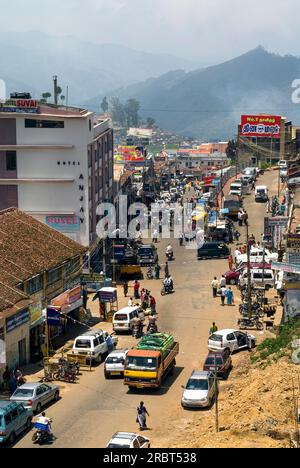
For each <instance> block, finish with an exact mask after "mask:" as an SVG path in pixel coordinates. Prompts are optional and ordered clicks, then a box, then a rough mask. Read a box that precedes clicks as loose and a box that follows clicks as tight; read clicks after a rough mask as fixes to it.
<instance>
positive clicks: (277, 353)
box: [251, 318, 300, 363]
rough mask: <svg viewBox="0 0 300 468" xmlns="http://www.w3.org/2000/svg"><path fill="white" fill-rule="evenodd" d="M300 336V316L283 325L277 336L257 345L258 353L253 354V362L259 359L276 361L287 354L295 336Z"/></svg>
mask: <svg viewBox="0 0 300 468" xmlns="http://www.w3.org/2000/svg"><path fill="white" fill-rule="evenodd" d="M295 337H297V338H299V337H300V318H296V319H293V320H290V321H289V322H287V323H285V324H284V325H282V326H281V327H280V328H279V330H278V334H277V336H276V337H275V338H267V339H266V340H264V341H263V342H262V343H261V344H260V345H258V347H257V353H256V354H255V355H254V356H252V358H251V361H252V362H253V363H255V362H259V361H265V360H267V362H268V363H269V362H274V361H275V362H276V361H278V359H280V358H281V357H283V356H285V355H286V354H287V349H289V348H290V345H291V343H292V341H293V340H294V338H295Z"/></svg>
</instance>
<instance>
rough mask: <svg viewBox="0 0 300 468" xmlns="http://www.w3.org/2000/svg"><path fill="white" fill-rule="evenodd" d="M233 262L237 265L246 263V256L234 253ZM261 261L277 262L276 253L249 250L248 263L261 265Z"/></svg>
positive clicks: (255, 249)
mask: <svg viewBox="0 0 300 468" xmlns="http://www.w3.org/2000/svg"><path fill="white" fill-rule="evenodd" d="M235 261H236V264H237V265H239V264H240V263H242V262H243V263H245V262H247V261H248V258H247V254H241V253H238V252H236V254H235ZM263 261H265V262H267V263H270V262H272V261H273V262H277V261H278V253H275V252H274V253H273V252H270V250H268V249H265V252H264V250H263V249H258V248H256V247H254V248H252V249H251V252H250V262H251V263H263Z"/></svg>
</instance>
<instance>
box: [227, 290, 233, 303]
mask: <svg viewBox="0 0 300 468" xmlns="http://www.w3.org/2000/svg"><path fill="white" fill-rule="evenodd" d="M226 298H227V305H228V306H232V305H233V292H232V290H231V288H229V289H227V291H226Z"/></svg>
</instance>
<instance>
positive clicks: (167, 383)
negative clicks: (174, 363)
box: [127, 367, 184, 396]
mask: <svg viewBox="0 0 300 468" xmlns="http://www.w3.org/2000/svg"><path fill="white" fill-rule="evenodd" d="M183 370H184V367H176V368H175V369H174V372H173V374H172V375H171V374H169V375H168V376H167V377H166V378H165V380H164V381H163V384H162V387H161V388H159V389H153V388H152V389H151V388H149V389H148V388H143V389H138V388H134V389H129V390H128V392H127V393H128V394H130V393H135V394H136V395H153V396H161V395H165V394H166V393H168V391H169V390H170V388H171V387H172V385H174V383H175V382H176V380H177V379H178V378H179V376H180V374H181V373H182V371H183Z"/></svg>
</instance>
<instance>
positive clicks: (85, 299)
mask: <svg viewBox="0 0 300 468" xmlns="http://www.w3.org/2000/svg"><path fill="white" fill-rule="evenodd" d="M88 300H89V297H88V291H87V288H86V286H83V289H82V307H83V308H84V310H87V303H88Z"/></svg>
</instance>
